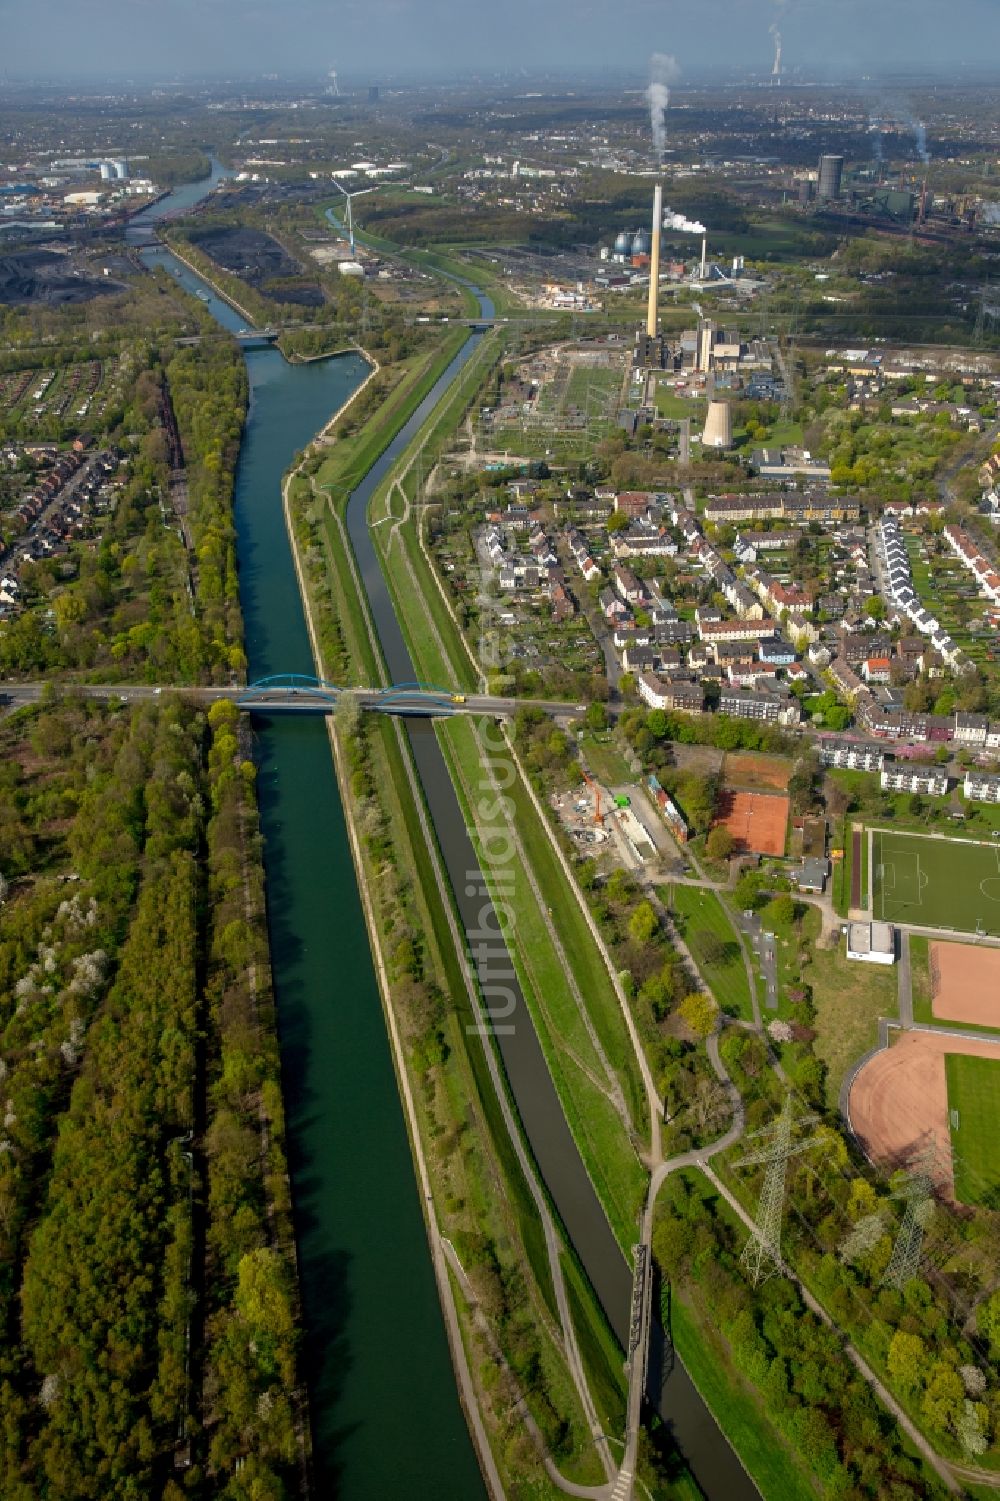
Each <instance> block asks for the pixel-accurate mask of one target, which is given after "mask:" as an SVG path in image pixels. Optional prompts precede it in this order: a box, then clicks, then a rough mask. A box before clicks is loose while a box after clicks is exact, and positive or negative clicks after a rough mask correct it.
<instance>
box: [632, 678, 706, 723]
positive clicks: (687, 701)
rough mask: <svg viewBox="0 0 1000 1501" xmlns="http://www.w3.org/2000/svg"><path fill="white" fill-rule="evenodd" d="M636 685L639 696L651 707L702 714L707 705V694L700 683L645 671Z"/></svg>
mask: <svg viewBox="0 0 1000 1501" xmlns="http://www.w3.org/2000/svg"><path fill="white" fill-rule="evenodd" d="M636 686H637V688H638V692H639V697H640V698H641V699H642V701H643V703H644V704H648V705H649V707H650V708H651V709H669V710H673V711H679V712H680V713H683V714H700V713H701V712H702V710H703V708H704V706H705V695H704V692H703V691H702V689H701V686H700V685H699V684H698V683H691V682H686V683H685V682H671V681H669V680H667V679H665V678H661V677H658V676H657V675H656V673H655V672H644V673H641V674H640V676H639V679H638V682H637V684H636Z"/></svg>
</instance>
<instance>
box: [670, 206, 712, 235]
mask: <svg viewBox="0 0 1000 1501" xmlns="http://www.w3.org/2000/svg"><path fill="white" fill-rule="evenodd" d="M663 228H664V229H674V230H677V231H678V233H679V234H682V235H707V234H708V230H707V229H706V228H705V226H704V224H699V223H698V221H697V219H685V217H684V215H683V214H675V213H674V211H673V209H672V208H668V209H667V211H666V213H665V214H664V215H663Z"/></svg>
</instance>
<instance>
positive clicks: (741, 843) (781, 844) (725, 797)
mask: <svg viewBox="0 0 1000 1501" xmlns="http://www.w3.org/2000/svg"><path fill="white" fill-rule="evenodd" d="M715 822H716V823H717V824H720V823H721V824H725V826H726V828H727V829H728V830H729V832H730V834H732V836H733V838H734V839H735V841H736V848H737V849H738V850H740V851H742V852H746V851H748V850H749V851H752V852H753V853H754V854H755V855H783V854H784V853H785V834H786V831H787V829H788V798H787V796H785V797H783V796H781V795H780V794H778V793H768V792H730V791H729V790H728V789H724V790H723V791H722V792H721V793H720V794H719V801H718V805H717V807H716V812H715Z"/></svg>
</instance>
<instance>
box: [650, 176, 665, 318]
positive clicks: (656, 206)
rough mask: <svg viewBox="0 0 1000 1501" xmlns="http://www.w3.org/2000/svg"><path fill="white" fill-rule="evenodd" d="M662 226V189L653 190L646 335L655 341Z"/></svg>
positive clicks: (658, 186)
mask: <svg viewBox="0 0 1000 1501" xmlns="http://www.w3.org/2000/svg"><path fill="white" fill-rule="evenodd" d="M662 224H663V187H662V185H661V184H660V183H657V184H656V187H655V188H654V189H653V233H652V234H651V236H650V251H649V304H648V306H647V308H646V333H647V334H648V335H649V337H650V338H651V339H655V338H656V335H657V331H658V323H659V307H658V303H659V298H660V228H661V226H662Z"/></svg>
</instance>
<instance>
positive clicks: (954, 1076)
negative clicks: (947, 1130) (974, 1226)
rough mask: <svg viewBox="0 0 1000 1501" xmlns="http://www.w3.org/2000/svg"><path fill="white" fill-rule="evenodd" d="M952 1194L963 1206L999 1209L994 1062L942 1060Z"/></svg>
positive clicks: (998, 1082)
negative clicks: (953, 1178) (946, 1086)
mask: <svg viewBox="0 0 1000 1501" xmlns="http://www.w3.org/2000/svg"><path fill="white" fill-rule="evenodd" d="M945 1073H946V1075H947V1079H948V1110H949V1113H950V1116H951V1146H952V1152H953V1153H954V1163H955V1193H956V1195H957V1197H958V1198H959V1200H960V1201H961V1202H962V1203H963V1204H982V1205H989V1206H991V1207H996V1205H997V1204H1000V1148H998V1146H997V1142H998V1141H1000V1062H998V1061H995V1060H994V1059H992V1058H970V1057H968V1056H967V1055H965V1054H964V1053H949V1054H948V1055H947V1056H946V1058H945Z"/></svg>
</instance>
